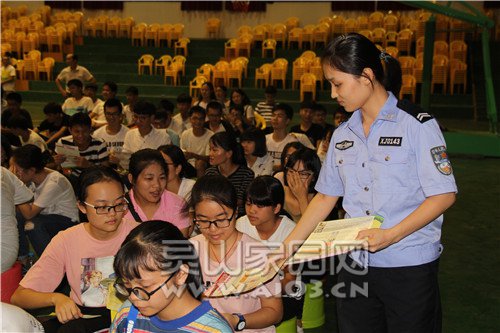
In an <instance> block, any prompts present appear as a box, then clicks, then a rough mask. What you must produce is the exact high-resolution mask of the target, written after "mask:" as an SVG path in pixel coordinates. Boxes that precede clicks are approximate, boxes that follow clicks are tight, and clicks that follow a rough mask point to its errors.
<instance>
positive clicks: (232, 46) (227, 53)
mask: <svg viewBox="0 0 500 333" xmlns="http://www.w3.org/2000/svg"><path fill="white" fill-rule="evenodd" d="M237 55H238V40H237V39H236V38H231V39H230V40H228V41H227V42H226V43H225V44H224V57H225V58H226V59H227V60H231V59H233V58H235V57H236V56H237Z"/></svg>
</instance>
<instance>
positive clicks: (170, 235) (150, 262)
mask: <svg viewBox="0 0 500 333" xmlns="http://www.w3.org/2000/svg"><path fill="white" fill-rule="evenodd" d="M184 264H185V265H187V266H188V267H189V274H188V277H187V279H186V286H187V289H188V290H189V292H190V293H191V295H192V296H193V297H194V298H197V299H199V298H200V296H201V291H202V285H203V278H202V274H201V269H200V261H199V258H198V254H197V253H196V250H195V248H194V245H193V244H192V243H191V242H190V241H188V240H187V239H186V238H184V236H183V235H182V233H181V232H180V230H179V229H178V228H177V227H176V226H174V225H173V224H172V223H170V222H165V221H159V220H153V221H147V222H145V223H141V224H140V225H139V226H137V227H136V228H134V229H133V230H132V231H131V232H130V233H129V234H128V236H127V238H125V241H124V242H123V243H122V246H121V248H120V249H119V250H118V252H117V253H116V256H115V259H114V262H113V268H114V271H115V273H116V276H117V277H118V278H120V279H126V280H134V279H141V278H142V277H141V275H140V272H139V269H142V270H145V271H148V272H155V271H162V272H168V273H170V274H175V273H177V272H178V271H179V269H180V267H181V266H182V265H184Z"/></svg>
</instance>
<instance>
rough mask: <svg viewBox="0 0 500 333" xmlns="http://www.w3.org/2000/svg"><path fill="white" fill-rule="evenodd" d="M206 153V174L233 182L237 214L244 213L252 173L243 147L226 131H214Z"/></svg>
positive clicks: (252, 176)
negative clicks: (220, 176)
mask: <svg viewBox="0 0 500 333" xmlns="http://www.w3.org/2000/svg"><path fill="white" fill-rule="evenodd" d="M209 145H210V151H209V153H208V156H209V158H210V159H209V161H210V167H209V168H208V169H207V170H206V171H205V174H206V175H222V176H224V177H226V178H227V179H228V180H229V181H230V182H231V184H233V186H234V188H235V189H236V193H237V195H238V216H242V215H244V214H245V193H246V191H247V187H248V184H250V182H251V181H252V180H253V178H254V173H253V171H252V170H250V169H249V168H248V167H247V163H246V160H245V158H244V157H243V148H241V145H239V144H238V143H237V142H236V138H235V137H234V136H233V135H231V134H230V133H227V132H221V133H215V134H214V135H212V137H211V138H210V143H209Z"/></svg>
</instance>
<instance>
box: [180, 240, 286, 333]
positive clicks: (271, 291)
mask: <svg viewBox="0 0 500 333" xmlns="http://www.w3.org/2000/svg"><path fill="white" fill-rule="evenodd" d="M190 241H191V242H192V243H193V244H194V246H195V248H196V250H197V251H198V255H199V257H200V265H201V271H202V274H203V282H204V283H205V285H206V286H207V285H211V284H212V283H214V282H215V281H216V280H217V278H218V277H219V275H220V274H221V273H222V271H225V272H226V273H228V274H231V271H233V272H235V273H237V272H238V271H239V270H240V269H241V268H242V264H243V265H244V267H245V268H255V267H264V265H265V263H266V261H267V253H268V252H269V249H268V248H267V246H266V245H264V244H263V243H262V242H259V241H258V240H256V239H253V238H251V237H250V236H248V235H247V234H243V235H242V237H241V240H240V242H239V243H238V245H237V247H236V250H235V251H234V252H233V253H232V254H231V256H230V257H229V258H226V260H225V261H223V262H222V263H218V262H217V261H214V260H212V259H210V257H209V252H208V251H209V248H208V242H207V240H206V238H205V236H203V235H198V236H195V237H193V238H191V239H190ZM280 293H281V284H280V280H279V277H278V276H277V275H276V276H275V277H274V278H273V279H272V280H270V281H268V282H267V283H265V284H264V285H262V286H260V287H258V288H256V289H253V290H252V291H250V292H248V293H245V294H241V295H240V296H230V297H220V298H208V300H209V301H210V304H212V306H213V307H214V308H215V309H217V310H218V311H219V312H220V313H241V314H243V315H245V314H246V313H252V312H255V311H257V310H259V309H260V308H261V307H262V306H261V303H260V298H259V297H271V296H273V295H279V294H280ZM244 332H252V333H254V332H255V333H256V332H266V333H267V332H276V328H275V327H274V326H270V327H266V328H262V329H246V330H244Z"/></svg>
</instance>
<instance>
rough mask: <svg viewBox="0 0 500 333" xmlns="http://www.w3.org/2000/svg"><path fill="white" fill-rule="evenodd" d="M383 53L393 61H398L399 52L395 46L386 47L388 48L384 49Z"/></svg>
mask: <svg viewBox="0 0 500 333" xmlns="http://www.w3.org/2000/svg"><path fill="white" fill-rule="evenodd" d="M385 52H387V53H388V54H389V55H390V56H391V57H393V58H394V59H398V57H399V50H398V48H397V47H395V46H388V47H386V48H385Z"/></svg>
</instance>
